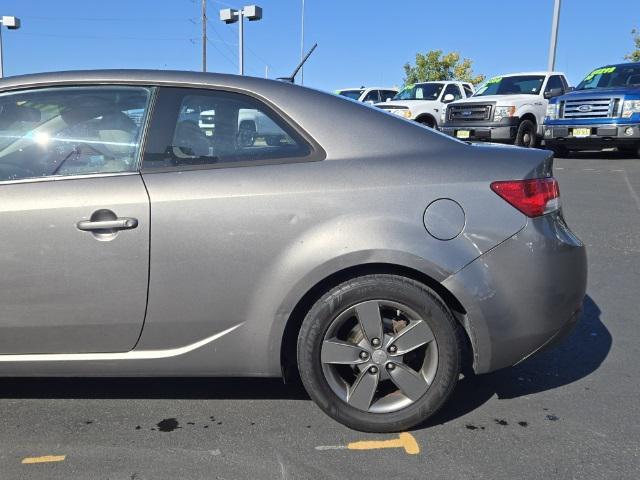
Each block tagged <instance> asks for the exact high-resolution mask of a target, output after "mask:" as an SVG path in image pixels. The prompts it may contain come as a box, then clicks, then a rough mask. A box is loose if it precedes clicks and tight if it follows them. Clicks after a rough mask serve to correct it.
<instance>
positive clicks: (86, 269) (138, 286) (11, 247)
mask: <svg viewBox="0 0 640 480" xmlns="http://www.w3.org/2000/svg"><path fill="white" fill-rule="evenodd" d="M151 94H152V91H151V90H150V89H148V88H143V87H126V86H107V85H102V86H82V87H74V86H58V87H52V88H40V89H37V88H36V89H30V90H17V91H11V92H6V93H3V94H0V225H2V228H1V229H0V246H1V247H0V269H1V270H2V275H0V354H26V353H36V354H37V353H86V352H123V351H127V350H130V349H131V348H132V347H133V346H134V345H135V343H136V342H137V340H138V338H139V335H140V331H141V328H142V325H143V321H144V315H145V308H146V300H147V286H148V266H149V200H148V195H147V193H146V190H145V187H144V184H143V182H142V178H141V176H140V174H139V172H138V161H139V158H138V155H139V147H140V144H141V139H142V132H143V127H144V123H145V118H146V112H147V110H148V105H149V101H150V98H151Z"/></svg>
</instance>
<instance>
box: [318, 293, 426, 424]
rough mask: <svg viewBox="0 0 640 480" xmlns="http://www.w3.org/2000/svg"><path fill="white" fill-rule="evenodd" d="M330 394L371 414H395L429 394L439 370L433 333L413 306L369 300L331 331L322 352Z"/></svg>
mask: <svg viewBox="0 0 640 480" xmlns="http://www.w3.org/2000/svg"><path fill="white" fill-rule="evenodd" d="M321 362H322V369H323V372H324V375H325V377H326V379H327V381H328V382H329V385H330V386H331V389H332V390H333V391H334V392H335V394H336V395H338V397H340V398H341V399H342V400H344V401H345V402H347V403H348V404H349V405H351V406H353V407H355V408H358V409H360V410H363V411H367V412H377V413H383V412H391V411H395V410H399V409H401V408H404V407H406V406H407V405H409V404H410V403H412V402H414V401H416V400H418V399H419V398H420V397H422V395H424V394H425V392H426V391H427V389H428V388H429V384H430V383H431V382H432V381H433V378H434V377H435V373H436V370H437V367H438V348H437V344H436V341H435V338H434V336H433V332H432V331H431V328H430V327H429V325H428V324H427V322H425V321H424V320H423V319H421V318H420V316H419V315H418V314H417V313H416V312H414V311H413V310H411V309H410V308H409V307H408V306H406V305H403V304H399V303H396V302H392V301H387V300H368V301H365V302H362V303H359V304H357V305H354V306H352V307H349V308H347V309H345V310H344V311H343V312H342V313H340V314H339V315H338V316H337V317H336V318H335V320H333V322H332V323H331V325H330V326H329V329H328V330H327V332H326V333H325V336H324V341H323V343H322V350H321Z"/></svg>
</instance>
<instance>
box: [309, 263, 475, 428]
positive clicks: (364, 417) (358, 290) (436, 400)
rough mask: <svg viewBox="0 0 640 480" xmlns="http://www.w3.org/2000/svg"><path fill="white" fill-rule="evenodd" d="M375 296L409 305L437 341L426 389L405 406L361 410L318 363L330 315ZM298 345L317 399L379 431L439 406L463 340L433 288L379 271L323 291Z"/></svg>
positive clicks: (452, 381) (454, 376)
mask: <svg viewBox="0 0 640 480" xmlns="http://www.w3.org/2000/svg"><path fill="white" fill-rule="evenodd" d="M374 299H384V300H388V301H391V302H397V303H400V304H403V305H406V306H408V307H410V308H411V309H413V311H415V312H416V313H418V314H419V315H420V316H421V318H422V319H423V320H424V321H425V322H426V323H427V324H428V326H429V327H430V328H431V331H432V333H433V337H434V338H435V342H436V344H437V369H436V371H435V376H434V377H433V379H432V381H431V384H430V386H429V387H428V389H427V390H426V392H425V393H424V394H423V395H422V396H421V397H419V398H418V399H416V400H415V401H413V403H411V404H409V405H408V406H406V407H403V408H401V409H398V410H396V411H391V412H388V413H373V412H369V411H363V410H360V409H357V408H354V407H353V406H351V405H350V404H348V403H347V402H346V401H345V400H343V399H342V398H340V397H339V396H338V395H337V394H336V393H335V392H334V390H332V388H331V386H330V385H329V382H328V381H327V378H326V377H325V374H324V373H323V368H322V362H321V348H322V343H323V341H324V338H325V333H326V332H327V330H328V329H329V326H330V325H331V324H332V322H333V321H334V319H336V318H337V317H338V316H339V314H340V313H341V312H344V311H345V310H346V309H349V308H350V307H353V306H354V305H356V304H360V303H361V302H365V301H368V300H374ZM297 348H298V368H299V371H300V378H301V380H302V383H303V385H304V387H305V389H306V391H307V393H308V394H309V396H310V397H311V398H312V399H313V400H314V401H315V402H316V404H317V405H318V406H319V407H320V408H321V409H322V410H323V411H324V412H325V413H326V414H327V415H329V416H330V417H332V418H333V419H335V420H337V421H338V422H340V423H342V424H344V425H347V426H349V427H351V428H354V429H356V430H360V431H364V432H380V433H382V432H398V431H403V430H406V429H408V428H411V427H413V426H415V425H418V424H420V423H422V422H424V421H425V420H426V419H427V418H429V417H430V416H432V415H433V414H434V413H435V412H436V411H437V410H438V409H439V408H440V406H441V405H442V404H443V403H444V402H445V400H446V399H447V398H448V397H449V395H450V394H451V392H452V391H453V389H454V387H455V385H456V382H457V380H458V376H459V374H460V371H461V365H462V360H461V355H462V354H461V352H462V348H463V342H462V339H461V334H460V327H459V326H458V324H457V322H456V321H455V319H454V318H453V315H452V314H451V311H450V310H449V309H448V308H447V306H446V305H445V303H444V302H443V301H442V300H441V299H440V297H439V296H438V295H437V294H436V293H435V292H434V291H433V290H431V289H430V288H428V287H426V286H425V285H423V284H421V283H419V282H417V281H415V280H411V279H408V278H404V277H401V276H397V275H387V274H377V275H366V276H362V277H358V278H354V279H352V280H349V281H346V282H344V283H342V284H340V285H338V286H337V287H335V288H332V289H331V290H330V291H328V292H327V293H326V294H324V295H323V296H322V297H321V298H320V299H319V300H318V301H317V302H316V303H315V304H314V305H313V307H312V308H311V310H310V311H309V313H308V314H307V316H306V317H305V319H304V321H303V323H302V327H301V330H300V333H299V336H298V347H297ZM381 368H382V367H381ZM380 385H382V384H378V387H376V388H379V386H380Z"/></svg>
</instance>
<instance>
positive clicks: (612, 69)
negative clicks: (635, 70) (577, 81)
mask: <svg viewBox="0 0 640 480" xmlns="http://www.w3.org/2000/svg"><path fill="white" fill-rule="evenodd" d="M615 71H616V67H604V68H598V69H597V70H594V71H593V72H591V73H590V74H589V75H587V76H586V77H584V80H583V81H584V82H589V81H591V80H593V77H595V76H596V75H606V74H607V73H613V72H615Z"/></svg>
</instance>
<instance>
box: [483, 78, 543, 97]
mask: <svg viewBox="0 0 640 480" xmlns="http://www.w3.org/2000/svg"><path fill="white" fill-rule="evenodd" d="M543 83H544V75H514V76H512V77H493V78H491V79H489V80H488V81H487V82H486V83H485V84H484V85H482V86H481V87H480V88H479V89H478V91H477V92H476V93H475V94H474V95H473V96H474V97H482V96H486V95H514V94H528V95H538V94H539V93H540V89H541V88H542V84H543Z"/></svg>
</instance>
